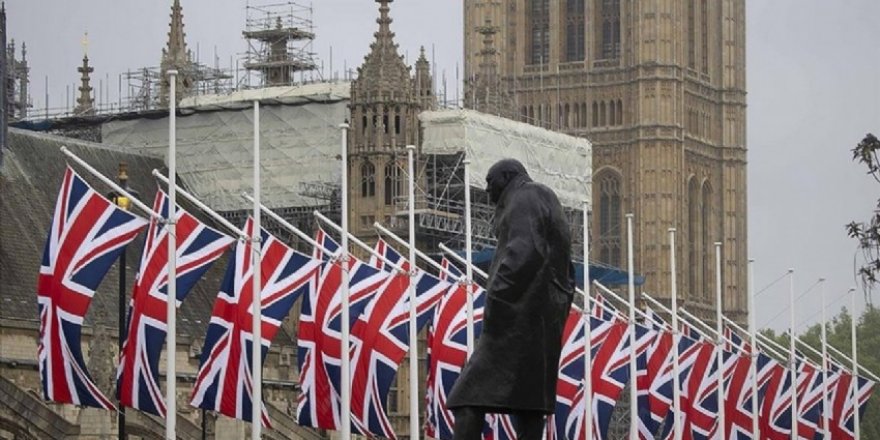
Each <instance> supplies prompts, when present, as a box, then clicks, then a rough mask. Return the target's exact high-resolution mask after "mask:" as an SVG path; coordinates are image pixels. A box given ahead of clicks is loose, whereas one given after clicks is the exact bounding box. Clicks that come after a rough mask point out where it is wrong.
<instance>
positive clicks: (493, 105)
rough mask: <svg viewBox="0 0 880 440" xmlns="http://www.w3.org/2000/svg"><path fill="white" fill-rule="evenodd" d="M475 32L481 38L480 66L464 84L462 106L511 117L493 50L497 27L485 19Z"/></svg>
mask: <svg viewBox="0 0 880 440" xmlns="http://www.w3.org/2000/svg"><path fill="white" fill-rule="evenodd" d="M475 30H476V32H477V33H479V34H481V35H482V36H483V48H482V49H480V51H479V56H480V65H479V68H478V70H477V72H474V74H473V76H472V77H470V78H467V80H466V82H465V84H466V85H467V89H466V91H465V104H464V105H465V107H468V108H472V109H475V110H479V111H481V112H484V113H490V114H494V115H499V116H504V117H513V114H512V112H511V99H510V95H509V93H507V90H506V87H504V83H503V79H502V78H501V76H500V75H499V74H498V59H497V58H498V57H497V55H498V49H496V48H495V35H496V34H497V33H498V27H497V26H493V25H492V21H491V20H490V19H488V18H487V19H486V22H485V24H484V25H483V26H478V27H477V28H476V29H475Z"/></svg>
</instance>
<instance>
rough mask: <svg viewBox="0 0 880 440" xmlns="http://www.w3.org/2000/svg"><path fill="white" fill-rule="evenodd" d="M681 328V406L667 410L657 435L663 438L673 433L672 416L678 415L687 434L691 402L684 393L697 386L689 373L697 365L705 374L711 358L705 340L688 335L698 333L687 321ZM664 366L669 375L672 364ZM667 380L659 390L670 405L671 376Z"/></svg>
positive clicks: (678, 346) (679, 353) (679, 354)
mask: <svg viewBox="0 0 880 440" xmlns="http://www.w3.org/2000/svg"><path fill="white" fill-rule="evenodd" d="M681 330H682V333H683V334H682V335H681V336H679V337H678V340H677V349H678V360H679V370H678V386H679V392H680V399H679V402H680V403H681V408H679V409H678V410H675V409H672V408H671V409H670V410H669V411H667V414H666V419H665V421H664V424H663V430H662V433H661V435H660V437H659V438H664V439H670V438H672V436H673V434H674V432H673V428H674V425H675V419H674V417H678V419H679V423H680V424H681V428H682V430H681V432H682V436H683V437H684V436H686V435H688V432H689V429H688V426H687V423H688V417H689V414H690V413H691V404H690V401H689V400H688V399H687V396H686V393H687V392H688V390H689V389H697V388H698V385H696V384H695V385H691V384H690V380H691V373H692V372H693V371H694V367H697V368H696V369H697V370H699V371H701V372H702V373H701V374H705V370H706V369H707V368H709V365H708V362H709V361H710V360H711V357H707V356H706V352H707V350H708V347H707V346H706V341H702V340H700V339H694V338H691V337H688V336H687V335H693V336H696V337H697V338H699V335H698V333H697V332H696V331H695V330H694V329H693V328H691V326H690V325H688V324H687V323H682V325H681ZM666 368H668V369H670V373H669V374H670V375H671V374H672V372H671V369H672V364H671V363H669V364H667V366H666ZM668 380H669V385H668V388H667V386H664V387H663V388H661V391H660V392H661V393H662V396H663V399H668V400H669V402H670V405H671V404H672V403H671V402H672V399H673V391H672V390H673V389H672V377H670V378H669V379H668ZM695 380H696V379H695Z"/></svg>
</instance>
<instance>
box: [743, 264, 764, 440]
mask: <svg viewBox="0 0 880 440" xmlns="http://www.w3.org/2000/svg"><path fill="white" fill-rule="evenodd" d="M754 271H755V260H749V286H748V288H749V292H748V295H747V297H746V301H747V302H748V309H749V343H750V344H751V345H752V350H751V351H752V352H751V356H752V362H751V364H750V365H749V370H750V371H749V374H750V375H751V376H752V438H753V439H754V440H758V439H759V438H761V428H760V427H759V425H758V412H759V410H760V408H758V340H757V339H758V338H757V336H756V332H757V328H756V327H757V326H756V325H755V297H754V295H755V272H754Z"/></svg>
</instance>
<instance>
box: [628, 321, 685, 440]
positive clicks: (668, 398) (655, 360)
mask: <svg viewBox="0 0 880 440" xmlns="http://www.w3.org/2000/svg"><path fill="white" fill-rule="evenodd" d="M646 313H647V315H648V320H647V325H649V326H650V327H651V329H652V330H653V331H655V332H656V333H657V337H656V338H655V339H654V342H653V343H652V344H651V346H650V347H649V348H648V351H647V353H646V356H643V357H640V358H639V365H638V367H639V368H638V377H637V381H636V383H637V386H638V389H637V392H638V402H639V405H638V406H639V427H638V429H639V438H640V439H643V440H647V439H653V438H654V436H655V435H656V434H657V431H658V430H659V429H660V426H661V425H662V423H663V420H664V419H666V416H667V414H668V413H669V408H671V407H672V404H673V402H672V401H673V392H672V385H673V374H672V373H673V368H672V367H673V366H674V365H673V363H674V359H673V354H674V353H673V351H672V347H673V339H677V337H674V336H673V334H672V332H671V328H670V327H669V326H668V325H667V324H666V322H664V321H663V319H662V318H661V317H660V316H659V315H657V314H656V313H655V312H654V311H653V310H652V309H650V308H649V309H648V310H646Z"/></svg>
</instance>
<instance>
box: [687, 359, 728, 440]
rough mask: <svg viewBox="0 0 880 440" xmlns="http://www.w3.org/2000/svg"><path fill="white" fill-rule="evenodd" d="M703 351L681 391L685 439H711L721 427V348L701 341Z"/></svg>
mask: <svg viewBox="0 0 880 440" xmlns="http://www.w3.org/2000/svg"><path fill="white" fill-rule="evenodd" d="M697 346H699V348H700V349H699V353H697V357H696V360H695V361H694V363H693V365H692V366H691V369H690V372H689V374H688V377H687V380H686V381H684V382H683V385H684V388H683V390H682V393H681V401H682V405H681V406H682V410H683V411H684V416H685V417H684V425H683V428H684V429H683V430H682V433H683V438H684V439H686V440H690V439H694V440H704V439H710V438H712V436H713V435H714V434H715V430H716V429H717V428H718V375H719V374H720V372H719V371H718V360H717V357H718V356H720V355H721V352H720V350H718V348H717V347H716V346H715V344H714V343H713V342H710V341H699V342H697Z"/></svg>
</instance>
